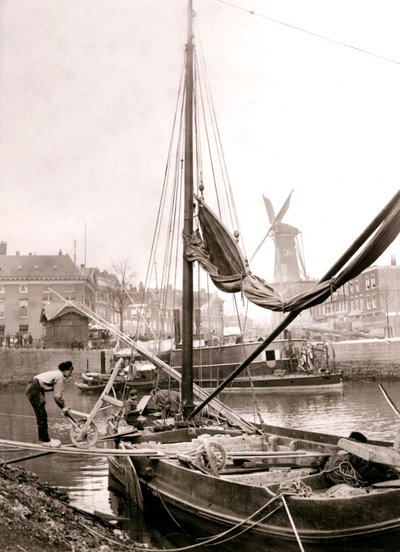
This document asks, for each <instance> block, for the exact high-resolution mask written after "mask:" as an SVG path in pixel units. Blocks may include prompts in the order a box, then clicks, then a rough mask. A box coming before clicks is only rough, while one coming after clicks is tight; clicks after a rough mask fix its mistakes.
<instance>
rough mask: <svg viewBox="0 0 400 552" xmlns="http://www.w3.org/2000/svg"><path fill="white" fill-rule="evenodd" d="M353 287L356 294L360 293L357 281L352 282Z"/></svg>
mask: <svg viewBox="0 0 400 552" xmlns="http://www.w3.org/2000/svg"><path fill="white" fill-rule="evenodd" d="M354 287H355V290H356V293H360V282H359V281H358V280H356V281H355V282H354Z"/></svg>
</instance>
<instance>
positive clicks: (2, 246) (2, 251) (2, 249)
mask: <svg viewBox="0 0 400 552" xmlns="http://www.w3.org/2000/svg"><path fill="white" fill-rule="evenodd" d="M0 255H7V242H4V241H2V242H0Z"/></svg>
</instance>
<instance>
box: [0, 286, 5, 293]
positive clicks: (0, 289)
mask: <svg viewBox="0 0 400 552" xmlns="http://www.w3.org/2000/svg"><path fill="white" fill-rule="evenodd" d="M5 292H6V289H5V287H4V286H0V293H2V294H4V293H5Z"/></svg>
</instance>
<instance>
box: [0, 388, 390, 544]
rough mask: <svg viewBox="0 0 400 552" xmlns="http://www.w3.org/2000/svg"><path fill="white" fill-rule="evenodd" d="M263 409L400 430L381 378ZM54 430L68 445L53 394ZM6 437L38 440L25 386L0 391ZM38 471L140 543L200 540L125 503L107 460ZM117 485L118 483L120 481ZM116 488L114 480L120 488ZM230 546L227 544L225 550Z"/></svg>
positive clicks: (79, 406) (369, 430)
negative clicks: (119, 522)
mask: <svg viewBox="0 0 400 552" xmlns="http://www.w3.org/2000/svg"><path fill="white" fill-rule="evenodd" d="M384 387H385V389H386V390H387V392H388V393H389V395H390V397H391V398H392V400H393V401H394V402H395V403H396V404H398V405H400V382H387V383H384ZM65 395H66V399H67V403H68V404H69V405H71V406H72V408H74V409H76V410H80V411H82V412H90V411H91V409H92V408H93V406H94V404H95V402H96V400H97V399H98V396H96V395H85V394H82V393H80V392H79V391H78V390H77V389H76V388H75V386H73V385H71V384H70V385H68V387H67V390H66V393H65ZM223 398H224V400H225V401H226V403H227V404H228V405H229V406H231V407H232V408H234V409H235V410H236V411H237V412H238V413H240V414H241V415H242V416H243V417H244V418H246V419H248V420H253V419H254V420H255V421H258V417H257V416H255V410H254V407H253V406H252V401H251V398H250V397H249V395H246V396H242V397H240V396H238V395H237V394H235V395H229V394H225V395H224V397H223ZM257 408H258V410H259V412H260V413H261V416H262V418H263V420H264V421H265V422H266V423H269V424H273V425H281V426H287V427H294V428H304V429H310V430H314V431H323V432H326V433H331V434H335V435H348V434H349V433H350V432H351V431H353V430H355V429H357V430H359V431H362V432H363V433H365V434H366V435H367V436H368V437H369V438H370V439H388V440H393V439H394V437H395V435H396V433H397V430H398V429H399V428H400V420H399V419H398V418H397V417H396V415H395V413H394V412H393V410H392V409H391V408H390V407H389V405H388V403H387V402H386V400H385V398H384V396H383V394H382V392H381V391H380V389H379V387H378V384H377V383H366V382H352V383H345V386H344V390H343V392H339V393H338V392H333V393H329V392H320V393H310V392H307V393H300V392H296V393H293V392H292V393H271V394H270V395H265V396H260V395H257ZM47 410H48V414H49V427H50V434H51V436H53V437H58V438H60V439H61V440H62V442H64V443H67V442H69V431H70V425H69V422H68V420H67V419H66V418H64V417H63V416H62V414H61V411H60V409H59V408H58V407H57V406H56V405H55V403H54V401H53V399H52V396H51V395H50V396H49V397H48V399H47ZM108 415H109V411H108V410H104V411H101V412H100V413H99V415H98V417H97V418H96V425H97V426H98V428H99V430H100V433H102V432H104V430H105V422H106V419H107V417H108ZM0 438H2V439H12V440H17V441H24V442H36V439H37V430H36V422H35V418H34V416H33V411H32V409H31V405H30V404H29V402H28V400H27V399H26V397H25V390H24V388H16V389H2V390H0ZM6 454H8V456H6V457H10V456H11V455H12V456H13V457H19V456H23V455H25V454H29V451H16V452H13V453H5V452H4V451H1V452H0V457H5V455H6ZM19 465H21V466H23V467H26V468H27V469H29V470H31V471H34V472H35V473H37V474H38V476H39V477H40V478H41V479H43V480H44V481H47V482H48V483H50V484H52V485H56V486H57V487H59V488H61V489H62V490H64V491H66V492H68V494H69V496H70V498H71V502H72V504H74V505H75V506H78V507H80V508H82V509H85V510H88V511H90V512H95V511H97V512H103V513H106V514H107V513H108V514H115V515H119V516H121V517H126V518H128V520H129V521H128V520H126V521H125V527H126V528H129V531H130V533H131V536H132V537H133V538H134V540H136V541H139V542H147V543H148V544H149V545H150V546H152V547H158V548H161V547H163V546H165V547H167V548H168V547H170V548H171V547H177V546H187V545H190V544H193V542H194V541H193V539H191V538H190V536H188V535H185V534H184V533H182V532H181V531H180V530H179V528H178V527H177V526H176V525H175V524H174V522H173V521H172V520H171V518H169V517H168V516H167V517H166V519H164V518H165V516H162V515H157V523H160V525H159V526H158V527H154V519H155V518H154V515H153V513H152V514H150V516H149V517H147V518H146V517H145V518H142V517H141V516H140V515H139V514H138V512H136V511H133V510H132V507H131V506H129V505H126V504H125V503H124V499H123V496H122V495H121V492H120V491H121V490H119V492H117V491H116V490H115V489H114V488H112V489H111V490H110V489H109V480H108V465H107V459H106V458H104V457H88V456H83V455H81V456H79V455H76V456H75V455H74V456H72V455H71V456H70V455H60V454H49V455H46V456H42V457H40V458H37V459H32V460H29V461H24V462H22V463H21V464H19ZM114 483H115V482H114ZM114 486H115V485H114ZM228 549H229V545H226V546H225V545H224V551H225V550H228Z"/></svg>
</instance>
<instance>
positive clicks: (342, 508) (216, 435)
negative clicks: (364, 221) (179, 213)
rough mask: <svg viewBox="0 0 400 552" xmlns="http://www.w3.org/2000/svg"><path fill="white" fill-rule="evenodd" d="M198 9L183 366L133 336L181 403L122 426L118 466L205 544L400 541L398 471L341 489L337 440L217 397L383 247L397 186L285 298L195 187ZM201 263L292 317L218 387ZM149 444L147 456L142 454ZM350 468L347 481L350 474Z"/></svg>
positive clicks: (190, 45)
mask: <svg viewBox="0 0 400 552" xmlns="http://www.w3.org/2000/svg"><path fill="white" fill-rule="evenodd" d="M192 15H193V7H192V0H189V1H188V32H187V44H186V55H185V62H186V64H185V66H186V71H185V85H184V90H185V95H184V103H183V107H184V125H183V127H184V130H185V138H184V161H183V169H184V181H185V189H184V217H183V220H184V222H183V235H184V239H185V246H186V247H185V251H184V254H183V259H182V261H183V301H182V371H181V372H177V371H176V370H174V368H172V367H170V366H168V365H166V364H165V363H164V362H162V361H158V360H157V359H156V358H155V356H154V355H153V354H151V353H146V350H145V349H144V348H143V347H142V346H141V345H140V344H138V343H136V348H137V350H138V352H139V353H140V354H142V355H143V356H144V357H145V358H147V359H148V360H151V361H153V362H154V363H155V364H156V365H157V366H159V367H160V368H161V369H164V370H165V371H166V372H167V373H168V374H170V375H171V376H173V377H175V378H176V379H178V381H179V382H180V387H181V409H182V411H181V415H180V417H179V418H177V419H176V420H175V422H176V423H177V427H176V428H174V429H172V430H167V431H164V432H159V431H157V432H146V431H145V432H143V433H141V432H134V433H131V434H130V435H123V434H122V433H121V432H119V433H118V434H117V435H116V437H115V440H114V441H115V446H116V447H117V448H121V449H128V450H130V451H131V456H120V457H118V456H117V455H115V456H113V457H112V458H110V459H109V465H110V473H111V474H112V475H113V476H115V477H116V478H117V479H119V480H120V481H121V483H122V484H123V485H124V487H125V489H126V492H127V494H129V495H130V496H131V497H132V498H134V499H135V500H136V502H137V504H139V505H141V506H143V507H146V505H147V504H151V501H153V500H155V501H157V503H158V504H161V505H162V506H163V507H164V508H165V509H166V510H167V511H168V512H169V513H170V514H172V516H173V517H174V518H175V519H177V520H179V523H180V524H181V525H185V524H186V525H189V526H190V527H192V528H196V531H197V535H204V536H205V537H206V539H207V540H205V541H202V542H203V544H208V545H217V544H222V543H225V542H227V541H230V542H231V544H233V546H235V548H237V547H238V546H241V547H242V549H243V550H245V551H254V550H261V549H268V550H272V549H273V546H275V545H276V546H278V547H279V549H280V550H282V549H285V550H290V549H296V550H299V549H300V550H304V547H303V545H304V546H305V547H306V549H307V550H311V549H313V550H316V549H319V548H320V547H321V546H322V547H323V549H324V550H331V551H333V550H335V551H336V550H341V551H345V550H348V551H350V550H354V549H363V550H380V549H385V550H389V549H394V548H393V547H396V546H397V542H398V538H399V535H400V516H399V511H400V479H399V478H398V477H396V475H395V476H394V477H391V478H390V479H389V480H388V481H383V482H382V483H380V482H377V483H374V484H369V483H368V482H366V484H365V485H364V486H359V487H354V486H351V485H350V486H349V485H345V487H346V488H347V491H348V487H349V488H350V491H351V492H347V493H344V494H343V493H339V492H337V489H336V492H334V491H333V487H334V486H333V485H332V483H331V482H330V481H329V479H328V478H327V472H326V471H324V469H323V466H324V465H325V464H324V459H325V457H326V456H328V455H332V454H335V453H337V452H338V448H337V447H338V442H337V438H334V437H332V436H326V435H325V436H323V435H320V434H315V433H314V434H313V433H305V432H302V431H299V430H297V431H296V430H292V429H286V430H285V429H283V428H270V427H268V426H266V425H263V424H261V425H254V424H252V423H250V422H248V421H246V420H243V419H242V418H241V417H240V416H238V415H237V414H235V412H234V411H232V410H231V409H229V408H227V407H226V406H225V405H224V404H223V403H222V402H220V401H219V400H218V399H217V398H216V397H217V395H218V394H219V393H221V392H222V391H223V390H224V389H226V388H227V386H228V385H230V383H231V382H232V381H233V380H234V379H235V378H237V377H239V376H240V374H241V373H242V372H243V371H244V370H246V369H247V368H248V366H249V365H250V364H251V362H253V360H254V359H256V358H257V356H258V355H260V354H261V353H262V352H263V351H264V350H265V349H266V348H267V347H268V346H269V345H270V344H271V343H272V342H273V341H274V340H275V339H276V338H277V336H279V335H280V334H281V332H283V331H284V330H285V329H286V328H287V327H288V325H289V324H290V323H291V322H292V321H293V320H294V319H295V318H296V316H297V315H298V314H299V313H300V312H301V311H302V310H303V309H306V308H308V307H310V306H312V305H314V304H317V303H319V302H322V301H324V300H325V299H327V298H328V297H329V296H330V294H331V293H332V291H333V290H334V289H335V288H337V287H339V286H341V285H343V284H344V283H345V282H346V281H348V280H349V279H351V278H353V277H355V276H356V275H357V274H358V273H359V272H361V271H362V270H363V269H364V268H365V267H367V266H369V265H370V264H371V263H372V262H374V260H375V259H377V258H378V257H379V256H380V255H381V254H382V252H383V251H384V250H385V248H386V247H387V246H388V245H389V244H390V243H391V241H392V240H393V239H394V238H395V237H396V236H397V235H398V233H399V230H400V216H399V215H400V193H397V194H396V195H395V197H394V198H392V200H390V201H389V203H388V204H387V205H386V207H385V208H384V209H383V210H382V211H381V212H380V213H379V214H378V215H377V216H376V217H375V219H374V220H373V221H372V222H371V223H370V225H369V226H368V227H367V228H366V229H365V231H364V232H363V233H362V234H361V235H360V236H359V237H358V238H357V239H356V240H355V241H354V242H353V244H352V245H351V246H350V247H349V249H348V250H347V251H346V252H345V253H344V254H343V255H342V256H341V257H340V259H339V260H338V261H337V262H336V263H335V264H334V266H333V267H332V268H331V269H330V270H329V271H328V272H327V273H326V274H325V276H324V277H323V278H321V279H320V281H319V282H318V283H317V284H316V285H315V286H314V287H313V288H312V289H311V290H307V291H305V292H303V293H301V294H298V295H296V296H294V297H292V298H291V299H290V300H287V301H285V302H284V304H283V302H282V299H281V297H280V295H279V293H276V291H275V290H274V289H273V287H272V286H269V285H268V284H267V283H266V282H265V281H263V280H262V279H261V278H258V277H256V276H253V275H252V274H251V272H250V270H249V268H248V266H247V263H246V260H245V259H244V257H243V256H242V255H241V253H240V251H239V249H238V247H237V243H236V239H235V237H233V239H232V236H231V235H230V233H229V232H228V231H227V230H226V227H225V226H224V225H223V224H221V223H220V222H219V220H218V217H216V216H215V215H214V213H213V212H212V210H211V209H210V208H209V207H208V205H207V204H206V202H205V200H204V198H203V193H202V192H203V186H202V185H200V186H199V193H195V190H194V188H193V181H194V174H195V173H197V176H199V173H198V172H197V171H196V170H195V165H194V159H195V157H196V156H195V153H194V141H193V122H194V121H196V118H195V115H194V107H195V106H196V105H197V104H196V102H195V100H194V84H193V82H194V67H195V62H194V59H195V55H194V52H195V44H194V38H193V26H192ZM200 181H202V178H201V177H200ZM194 204H195V205H196V208H195V213H194V207H193V206H194ZM193 214H195V216H196V220H199V221H200V228H194V222H193ZM194 261H197V262H198V263H199V264H200V265H201V266H202V267H203V268H204V269H205V270H207V272H208V273H209V274H210V277H211V279H212V281H213V282H214V284H215V285H216V286H217V288H218V289H220V290H222V291H228V292H231V293H232V292H240V293H242V294H243V295H245V296H246V297H248V298H250V300H252V301H254V302H255V303H257V304H259V305H260V306H262V307H264V308H265V307H267V308H269V309H271V310H273V311H284V312H285V313H287V314H286V315H285V317H284V318H283V320H282V321H281V322H280V323H279V324H278V325H277V326H276V328H275V329H274V330H273V331H272V332H271V334H270V335H269V336H268V337H267V338H266V339H264V340H263V341H262V342H260V343H259V344H258V345H257V347H256V348H255V349H254V350H253V351H252V352H251V353H250V355H249V356H248V357H247V358H246V359H245V360H244V361H243V362H242V363H240V365H238V366H237V367H236V368H235V369H233V370H232V371H231V372H230V374H229V376H228V377H227V378H226V379H225V380H224V381H223V382H221V383H220V384H219V385H218V386H217V387H216V388H215V389H213V390H212V391H211V393H206V392H205V391H204V390H203V389H202V388H200V387H198V386H197V385H195V384H194V381H193V379H194V378H193V371H192V367H193V318H194V313H193V264H194ZM128 341H129V340H128ZM128 345H131V344H130V343H129V342H128ZM133 345H134V344H133ZM196 400H197V404H196ZM206 407H207V408H206ZM206 411H208V414H210V415H211V419H212V420H213V422H214V423H211V422H210V417H209V418H208V419H207V421H206V422H204V421H203V418H202V414H203V413H205V412H206ZM114 430H115V428H114ZM110 438H111V437H110ZM142 447H145V449H146V451H147V452H146V456H143V454H142V455H138V451H139V450H140V449H141V448H142ZM340 447H341V449H342V450H343V451H344V452H346V451H348V453H351V454H354V455H360V458H364V460H366V461H368V460H370V459H371V458H372V457H373V459H374V461H375V462H378V463H381V464H382V465H384V464H390V465H391V466H393V465H394V466H395V468H396V469H399V468H400V451H399V448H398V447H397V448H395V447H394V446H392V445H391V444H388V443H386V444H385V443H373V444H370V443H363V446H362V447H361V446H358V444H357V443H354V441H353V440H351V439H350V440H349V439H342V440H341V441H340ZM152 451H153V452H152ZM321 467H322V469H321ZM348 475H349V478H351V475H352V474H348ZM367 483H368V484H367ZM382 547H386V548H382Z"/></svg>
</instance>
